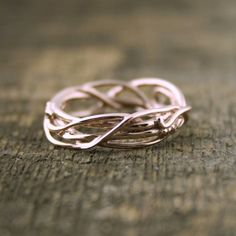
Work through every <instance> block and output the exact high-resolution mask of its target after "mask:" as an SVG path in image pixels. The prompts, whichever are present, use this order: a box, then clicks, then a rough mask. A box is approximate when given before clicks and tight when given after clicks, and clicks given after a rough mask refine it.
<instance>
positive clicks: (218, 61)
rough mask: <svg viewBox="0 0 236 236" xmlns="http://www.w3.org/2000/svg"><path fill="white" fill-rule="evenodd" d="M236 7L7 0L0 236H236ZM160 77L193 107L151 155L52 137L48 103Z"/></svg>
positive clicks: (164, 1)
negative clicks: (59, 95)
mask: <svg viewBox="0 0 236 236" xmlns="http://www.w3.org/2000/svg"><path fill="white" fill-rule="evenodd" d="M235 22H236V2H235V0H224V1H220V0H215V1H210V0H195V1H188V0H179V1H175V0H172V1H171V0H157V1H154V0H153V1H141V0H130V1H127V0H119V1H112V0H111V1H105V0H99V1H91V0H86V1H77V0H74V1H73V0H71V1H67V0H63V1H55V0H48V1H29V0H24V1H1V3H0V83H1V85H0V235H4V236H8V235H17V236H19V235H44V236H47V235H57V236H58V235H81V236H82V235H83V236H84V235H91V236H97V235H98V236H100V235H109V236H111V235H112V236H118V235H119V236H120V235H127V236H135V235H141V236H143V235H150V236H156V235H175V236H176V235H177V236H180V235H181V236H189V235H201V236H205V235H212V236H213V235H214V236H216V235H224V236H229V235H230V236H231V235H236V224H235V222H236V146H235V145H236V132H235V131H236V93H235V88H236V65H235V64H236V27H235ZM142 76H156V77H157V76H159V77H163V78H166V79H168V80H170V81H172V82H174V83H175V84H176V85H178V86H179V87H180V88H181V89H182V90H183V92H184V94H185V95H186V97H187V100H188V102H189V103H190V104H191V105H192V106H193V111H192V113H191V119H190V121H189V123H188V124H187V126H185V127H183V128H182V129H181V130H180V132H178V134H177V135H175V137H174V138H171V139H168V140H167V141H165V142H163V143H162V144H160V145H156V146H152V147H149V148H144V149H138V150H130V151H117V150H112V149H93V150H89V151H76V150H69V149H63V148H58V147H54V146H52V145H50V144H49V142H48V141H47V140H46V139H45V137H44V133H43V129H42V121H43V113H44V105H45V102H46V101H47V100H48V99H50V98H51V96H52V95H54V94H55V93H56V92H57V91H58V90H60V89H62V88H64V87H66V86H71V85H75V84H80V83H83V82H85V81H89V80H98V79H104V78H112V79H121V80H128V79H132V78H135V77H142Z"/></svg>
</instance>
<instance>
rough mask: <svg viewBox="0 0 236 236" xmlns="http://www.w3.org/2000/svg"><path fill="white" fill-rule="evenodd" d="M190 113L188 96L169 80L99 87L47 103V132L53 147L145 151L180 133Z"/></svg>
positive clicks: (63, 94)
mask: <svg viewBox="0 0 236 236" xmlns="http://www.w3.org/2000/svg"><path fill="white" fill-rule="evenodd" d="M189 110H191V107H190V106H187V105H186V101H185V97H184V95H183V94H182V92H181V91H180V90H179V89H178V88H177V87H176V86H175V85H173V84H172V83H170V82H167V81H165V80H163V79H158V78H141V79H135V80H132V81H128V82H126V81H116V80H104V81H94V82H88V83H85V84H83V85H79V86H74V87H70V88H66V89H64V90H62V91H61V92H59V93H58V94H56V95H55V96H54V97H53V98H52V99H51V101H49V102H47V104H46V109H45V117H44V131H45V134H46V137H47V139H48V140H49V141H50V142H51V143H53V144H55V145H59V146H65V147H71V148H77V149H88V148H92V147H94V146H103V147H112V148H137V147H144V146H148V145H152V144H156V143H159V142H161V141H162V140H164V139H165V138H167V137H168V136H170V135H171V134H172V133H174V132H175V131H176V130H177V129H179V128H180V127H181V126H182V125H183V124H184V123H185V122H186V121H187V118H188V116H187V113H188V111H189Z"/></svg>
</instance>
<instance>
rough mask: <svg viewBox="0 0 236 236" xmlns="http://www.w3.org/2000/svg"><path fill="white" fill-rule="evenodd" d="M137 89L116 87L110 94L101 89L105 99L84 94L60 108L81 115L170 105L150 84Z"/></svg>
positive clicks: (133, 110) (164, 96) (128, 111)
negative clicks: (138, 91) (137, 90)
mask: <svg viewBox="0 0 236 236" xmlns="http://www.w3.org/2000/svg"><path fill="white" fill-rule="evenodd" d="M139 90H140V91H141V94H137V93H135V92H134V91H132V90H130V89H127V88H125V89H124V88H123V89H121V90H119V89H118V90H117V91H118V92H117V91H115V90H114V91H113V92H111V93H110V94H108V93H107V91H102V94H104V95H105V96H104V97H105V100H103V99H101V98H99V97H95V96H93V95H85V96H81V97H78V98H73V99H70V100H67V101H65V102H64V103H63V104H62V106H61V108H62V109H63V110H64V111H65V112H66V113H68V114H71V115H73V116H77V117H83V116H88V115H95V114H101V113H117V112H120V113H124V112H125V113H133V112H135V111H138V110H142V109H147V108H148V107H155V108H157V107H162V106H166V105H171V100H170V98H169V97H168V96H167V95H165V94H163V93H161V92H154V91H153V88H151V87H150V86H147V87H143V88H139ZM99 91H101V90H100V89H99ZM142 94H143V95H144V96H142Z"/></svg>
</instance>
